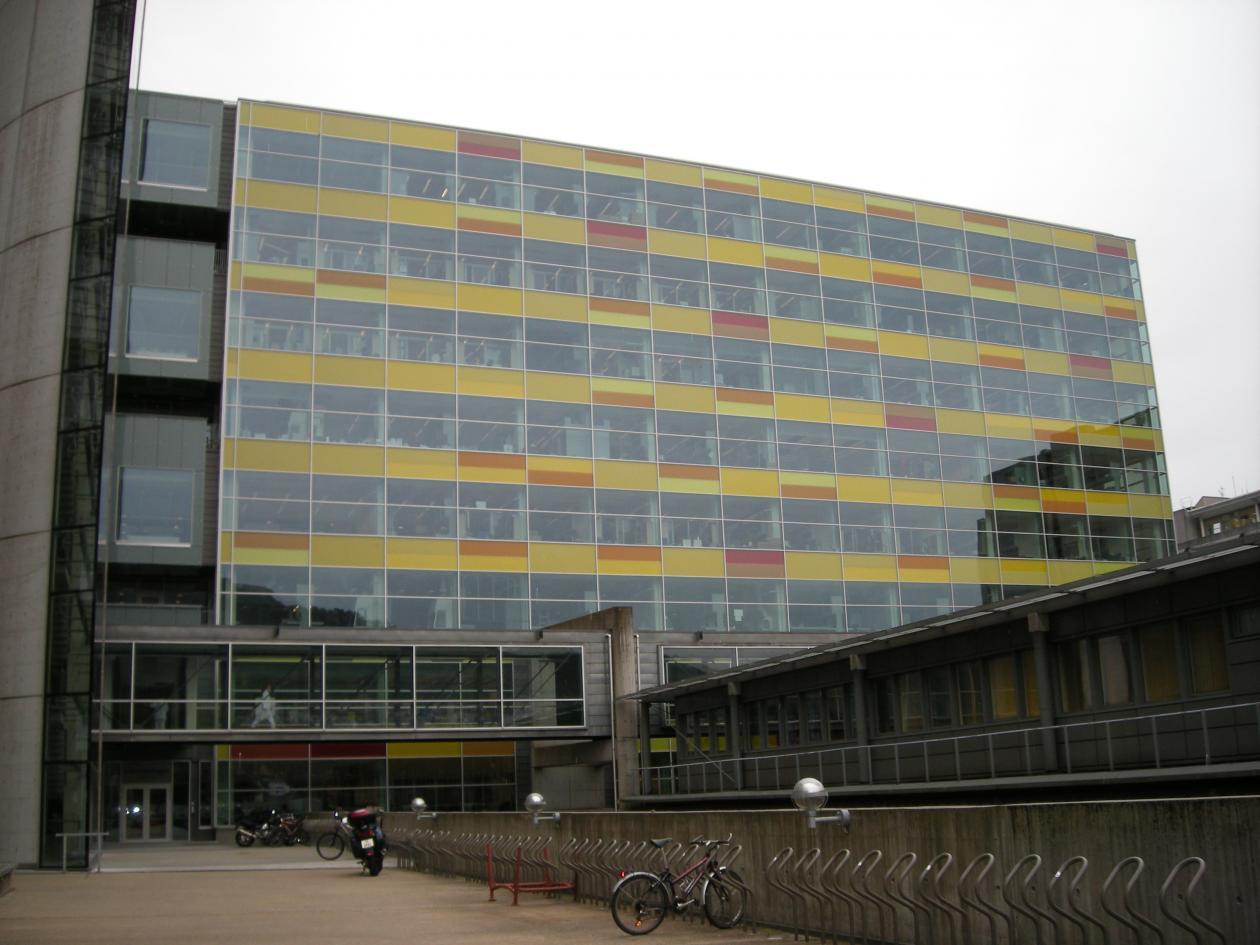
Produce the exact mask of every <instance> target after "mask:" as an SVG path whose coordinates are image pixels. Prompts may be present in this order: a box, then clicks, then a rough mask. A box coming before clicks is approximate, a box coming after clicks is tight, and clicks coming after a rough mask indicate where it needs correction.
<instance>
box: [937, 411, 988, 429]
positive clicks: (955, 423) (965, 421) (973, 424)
mask: <svg viewBox="0 0 1260 945" xmlns="http://www.w3.org/2000/svg"><path fill="white" fill-rule="evenodd" d="M936 428H937V429H938V430H939V431H940V432H941V433H966V434H969V435H971V436H984V435H985V433H986V432H987V428H986V427H985V424H984V414H982V413H977V412H975V411H971V410H946V409H944V408H941V409H938V410H937V411H936Z"/></svg>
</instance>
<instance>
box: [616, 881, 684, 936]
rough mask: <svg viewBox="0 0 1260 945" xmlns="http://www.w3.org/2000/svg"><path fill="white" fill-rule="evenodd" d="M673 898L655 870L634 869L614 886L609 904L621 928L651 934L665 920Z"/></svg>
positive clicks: (618, 926)
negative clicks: (640, 871) (639, 871)
mask: <svg viewBox="0 0 1260 945" xmlns="http://www.w3.org/2000/svg"><path fill="white" fill-rule="evenodd" d="M672 898H673V897H672V896H670V894H669V889H668V887H666V885H665V884H664V883H662V882H661V880H660V877H658V876H657V875H656V874H655V873H631V874H630V875H629V876H626V877H624V878H623V879H621V880H620V881H619V882H618V883H617V885H616V886H614V887H613V892H612V897H611V899H610V900H609V907H610V909H611V910H612V917H613V921H614V922H616V923H617V928H619V929H621V931H623V932H625V933H626V934H627V935H647V933H648V932H651V931H652V930H653V929H655V928H656V927H657V926H658V925H660V924H661V922H662V921H663V920H664V918H665V912H666V910H668V909H669V906H670V900H671V899H672Z"/></svg>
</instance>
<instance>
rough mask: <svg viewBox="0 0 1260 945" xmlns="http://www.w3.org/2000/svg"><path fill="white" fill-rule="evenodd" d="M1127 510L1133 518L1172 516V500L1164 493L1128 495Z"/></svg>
mask: <svg viewBox="0 0 1260 945" xmlns="http://www.w3.org/2000/svg"><path fill="white" fill-rule="evenodd" d="M1129 512H1130V514H1132V515H1133V516H1134V517H1135V518H1172V514H1173V513H1172V500H1171V499H1169V498H1168V496H1166V495H1130V496H1129Z"/></svg>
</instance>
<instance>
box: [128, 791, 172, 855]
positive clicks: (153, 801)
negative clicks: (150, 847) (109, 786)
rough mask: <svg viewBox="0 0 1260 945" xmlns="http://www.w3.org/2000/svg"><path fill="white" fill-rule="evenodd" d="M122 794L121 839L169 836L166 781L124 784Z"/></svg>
mask: <svg viewBox="0 0 1260 945" xmlns="http://www.w3.org/2000/svg"><path fill="white" fill-rule="evenodd" d="M122 795H123V804H122V830H121V831H120V833H121V835H122V839H123V842H124V843H143V842H146V841H151V840H169V839H171V802H170V798H171V786H170V785H169V784H125V785H123V789H122Z"/></svg>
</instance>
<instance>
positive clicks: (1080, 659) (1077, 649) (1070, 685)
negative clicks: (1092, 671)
mask: <svg viewBox="0 0 1260 945" xmlns="http://www.w3.org/2000/svg"><path fill="white" fill-rule="evenodd" d="M1057 655H1058V664H1059V701H1060V703H1061V708H1062V709H1063V711H1064V712H1079V711H1080V710H1082V709H1088V708H1089V707H1090V705H1091V703H1092V702H1093V700H1092V699H1091V698H1090V692H1089V661H1088V660H1087V659H1086V657H1085V641H1084V640H1076V641H1074V642H1072V643H1064V644H1061V645H1060V646H1059V647H1058V651H1057Z"/></svg>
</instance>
